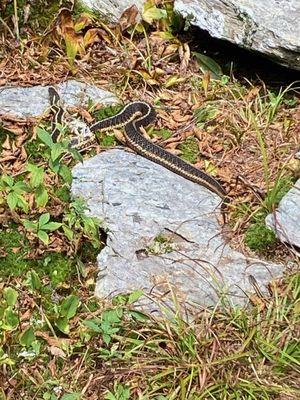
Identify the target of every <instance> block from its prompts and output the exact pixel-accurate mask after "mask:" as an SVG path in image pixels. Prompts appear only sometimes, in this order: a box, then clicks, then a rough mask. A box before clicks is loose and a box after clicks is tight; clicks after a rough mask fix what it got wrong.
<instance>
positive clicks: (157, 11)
mask: <svg viewBox="0 0 300 400" xmlns="http://www.w3.org/2000/svg"><path fill="white" fill-rule="evenodd" d="M167 17H168V14H167V11H166V10H162V9H161V8H157V7H155V6H152V7H149V8H147V7H144V11H143V12H142V18H143V20H144V21H146V22H148V24H152V22H153V20H160V19H162V18H167Z"/></svg>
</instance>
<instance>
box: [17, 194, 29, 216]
mask: <svg viewBox="0 0 300 400" xmlns="http://www.w3.org/2000/svg"><path fill="white" fill-rule="evenodd" d="M17 198H18V203H17V206H18V207H20V208H22V210H24V211H25V212H26V213H27V212H28V208H29V206H28V203H27V201H26V200H25V199H24V197H23V196H22V195H21V194H17Z"/></svg>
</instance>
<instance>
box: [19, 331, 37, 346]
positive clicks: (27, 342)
mask: <svg viewBox="0 0 300 400" xmlns="http://www.w3.org/2000/svg"><path fill="white" fill-rule="evenodd" d="M34 340H35V336H34V332H33V329H32V328H31V327H30V328H28V329H26V331H25V332H23V333H22V335H21V336H20V339H19V342H20V344H21V345H22V346H26V347H29V346H31V344H32V342H33V341H34Z"/></svg>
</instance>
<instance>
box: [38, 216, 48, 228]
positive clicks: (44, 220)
mask: <svg viewBox="0 0 300 400" xmlns="http://www.w3.org/2000/svg"><path fill="white" fill-rule="evenodd" d="M49 219H50V214H49V213H45V214H42V215H41V216H40V218H39V228H41V229H43V226H44V225H45V224H47V222H48V221H49Z"/></svg>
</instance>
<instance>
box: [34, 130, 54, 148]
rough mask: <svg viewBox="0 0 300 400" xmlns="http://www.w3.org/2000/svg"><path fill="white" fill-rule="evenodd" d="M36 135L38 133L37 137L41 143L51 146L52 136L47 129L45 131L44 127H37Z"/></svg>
mask: <svg viewBox="0 0 300 400" xmlns="http://www.w3.org/2000/svg"><path fill="white" fill-rule="evenodd" d="M37 135H38V138H39V139H40V140H41V141H42V142H43V143H45V144H46V145H47V146H48V147H52V146H53V140H52V137H51V135H50V134H49V133H48V132H47V131H45V129H42V128H37Z"/></svg>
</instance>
